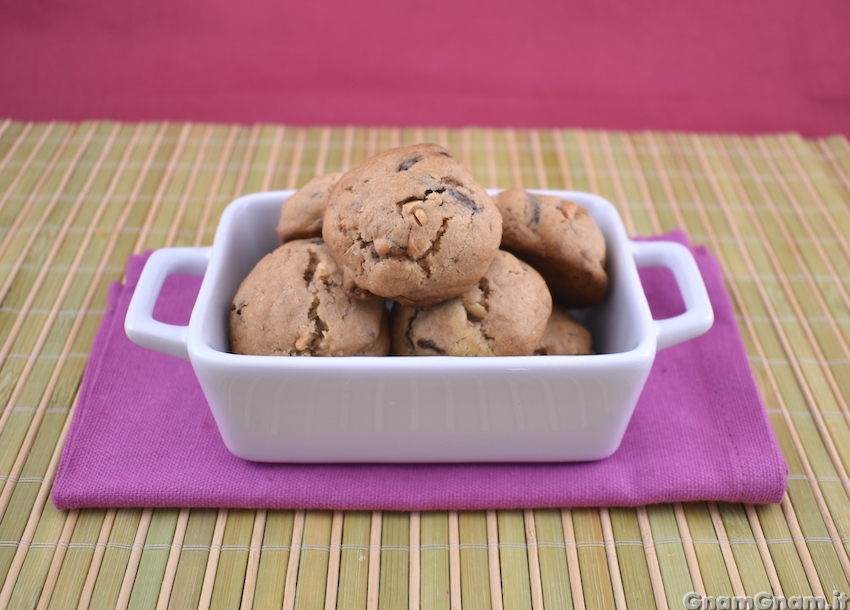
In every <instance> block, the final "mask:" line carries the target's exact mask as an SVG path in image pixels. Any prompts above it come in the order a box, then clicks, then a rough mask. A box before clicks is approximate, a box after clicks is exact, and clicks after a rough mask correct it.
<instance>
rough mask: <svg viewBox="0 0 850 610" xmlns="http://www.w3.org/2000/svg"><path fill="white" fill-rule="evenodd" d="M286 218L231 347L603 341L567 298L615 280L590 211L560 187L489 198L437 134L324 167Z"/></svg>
mask: <svg viewBox="0 0 850 610" xmlns="http://www.w3.org/2000/svg"><path fill="white" fill-rule="evenodd" d="M276 230H277V234H278V236H279V237H280V240H281V243H282V245H281V246H280V247H279V248H278V249H277V250H275V251H274V252H272V253H271V254H268V255H267V256H266V257H265V258H263V259H262V260H261V261H260V262H259V263H258V264H257V266H256V267H255V268H254V270H253V271H252V272H251V273H250V274H249V275H248V277H247V278H246V279H245V280H244V282H243V283H242V285H241V286H240V288H239V290H238V291H237V293H236V296H235V297H234V299H233V305H232V308H231V314H230V339H231V349H232V351H233V352H234V353H241V354H261V355H316V356H353V355H387V354H390V353H392V354H396V355H452V356H514V355H531V354H587V353H593V352H592V348H591V337H590V334H589V333H588V332H587V330H586V329H584V328H583V327H581V325H579V324H578V323H577V322H576V321H575V320H574V319H573V318H572V317H571V316H570V315H569V313H567V311H566V309H567V308H575V307H588V306H591V305H594V304H597V303H599V302H600V301H601V300H602V298H603V297H604V296H605V293H606V291H607V287H608V278H607V275H606V273H605V240H604V238H603V236H602V234H601V233H600V231H599V229H598V227H597V226H596V224H595V223H594V221H593V219H592V217H591V216H590V215H589V214H588V212H587V211H586V210H585V209H584V208H581V207H580V206H578V205H576V204H575V203H572V202H569V201H564V200H561V199H559V198H557V197H551V196H542V195H534V194H531V193H528V192H525V191H521V190H512V191H505V192H502V193H500V194H499V195H497V196H496V197H490V196H489V195H488V194H487V192H486V191H485V190H484V188H482V187H481V185H479V184H478V182H477V181H476V180H475V178H474V177H473V176H472V173H471V172H470V171H469V170H468V169H467V168H466V167H464V166H463V165H462V164H461V163H459V162H458V161H457V160H456V159H454V158H453V157H452V156H451V155H450V154H449V153H448V151H446V150H445V149H444V148H442V147H440V146H437V145H434V144H419V145H416V146H409V147H404V148H396V149H392V150H389V151H386V152H384V153H381V154H379V155H377V156H375V157H372V158H371V159H369V160H367V161H366V162H365V163H363V164H362V165H360V166H359V167H357V168H355V169H354V170H352V171H350V172H347V173H345V174H342V173H336V174H329V175H326V176H320V177H317V178H315V179H314V180H312V181H311V182H310V183H308V184H307V185H305V186H304V187H302V188H301V189H300V190H299V191H297V192H296V193H295V194H293V195H292V197H290V198H289V199H288V200H287V202H286V204H285V205H284V206H283V210H282V212H281V217H280V222H279V224H278V227H277V229H276ZM553 296H554V300H555V304H554V305H553ZM388 304H390V305H391V306H389V307H388V306H387V305H388Z"/></svg>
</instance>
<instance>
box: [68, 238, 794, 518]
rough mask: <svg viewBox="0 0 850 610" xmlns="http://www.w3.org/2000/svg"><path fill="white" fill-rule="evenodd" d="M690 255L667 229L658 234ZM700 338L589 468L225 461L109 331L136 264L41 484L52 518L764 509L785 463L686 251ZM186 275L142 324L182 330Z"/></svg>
mask: <svg viewBox="0 0 850 610" xmlns="http://www.w3.org/2000/svg"><path fill="white" fill-rule="evenodd" d="M655 239H667V240H674V241H678V242H680V243H683V244H684V245H686V246H688V247H691V246H690V244H689V242H688V240H687V237H686V236H685V235H684V234H683V233H682V232H679V231H677V232H674V233H671V234H668V235H665V236H663V237H661V238H655ZM692 251H693V252H694V255H695V257H696V260H697V263H698V265H699V268H700V270H701V272H702V274H703V277H704V279H705V283H706V286H707V288H708V292H709V295H710V296H711V301H712V304H713V306H714V311H715V318H716V319H715V323H714V326H713V327H712V329H711V330H710V331H709V332H708V333H706V334H705V335H703V336H702V337H699V338H698V339H694V340H692V341H688V342H686V343H683V344H680V345H677V346H675V347H672V348H669V349H666V350H663V351H661V352H659V353H658V355H657V357H656V360H655V365H654V366H653V369H652V372H651V374H650V376H649V380H648V382H647V384H646V386H645V388H644V391H643V394H642V395H641V398H640V400H639V402H638V405H637V407H636V409H635V413H634V416H633V418H632V421H631V423H630V425H629V427H628V430H627V431H626V435H625V438H624V439H623V443H622V445H621V446H620V449H619V450H618V451H617V452H616V453H615V454H614V455H613V456H611V457H610V458H608V459H605V460H602V461H598V462H584V463H572V464H570V463H545V464H441V465H432V464H425V465H409V464H384V465H369V464H349V465H296V464H258V463H252V462H246V461H244V460H241V459H239V458H237V457H235V456H233V455H232V454H230V453H229V452H228V451H227V449H226V448H225V446H224V443H223V442H222V440H221V438H220V436H219V433H218V429H217V427H216V424H215V421H214V420H213V417H212V415H211V413H210V411H209V408H208V406H207V403H206V401H205V399H204V396H203V394H202V392H201V389H200V386H199V385H198V383H197V380H196V379H195V376H194V373H193V372H192V368H191V366H190V364H189V363H188V362H186V361H183V360H178V359H176V358H173V357H170V356H165V355H162V354H159V353H155V352H151V351H149V350H147V349H144V348H141V347H138V346H136V345H135V344H133V343H132V342H130V340H129V339H127V337H126V335H125V334H124V328H123V324H124V315H125V314H126V311H127V305H128V303H129V301H130V297H131V296H132V293H133V289H134V287H135V285H136V281H137V280H138V277H139V274H140V273H141V270H142V267H143V266H144V263H145V260H146V258H145V257H133V258H131V259H130V261H129V263H128V268H127V284H126V285H123V286H122V285H120V284H114V285H113V286H112V287H111V290H110V293H109V304H108V309H107V313H106V316H105V317H104V319H103V322H102V325H101V327H100V330H99V332H98V334H97V337H96V339H95V343H94V346H93V349H92V355H91V359H90V361H89V364H88V368H87V370H86V373H85V377H84V380H83V386H82V389H81V390H80V399H79V404H78V405H77V408H76V411H75V412H74V419H73V422H72V423H71V429H70V431H69V433H68V439H67V442H66V445H65V448H64V453H63V455H62V460H61V463H60V465H59V471H58V473H57V475H56V481H55V484H54V487H53V502H54V503H55V505H56V506H57V507H58V508H60V509H65V508H85V507H99V508H104V507H133V506H136V507H142V506H145V507H147V506H168V507H229V508H234V507H241V508H305V509H306V508H314V509H341V510H402V511H411V510H429V509H434V510H437V509H443V510H445V509H457V510H466V509H485V508H533V507H535V508H542V507H576V506H637V505H643V504H652V503H659V502H687V501H704V500H714V501H728V502H746V503H754V504H761V503H774V502H779V501H780V500H781V498H782V494H783V492H784V490H785V481H786V474H787V467H786V464H785V460H784V459H783V457H782V454H781V452H780V450H779V448H778V446H777V443H776V440H775V438H774V435H773V430H772V428H771V426H770V424H769V422H768V420H767V417H766V415H765V410H764V407H763V405H762V403H761V400H760V398H759V394H758V391H757V389H756V386H755V383H754V381H753V377H752V373H751V371H750V367H749V363H748V360H747V356H746V353H745V350H744V346H743V343H742V341H741V338H740V335H739V333H738V328H737V326H736V324H735V318H734V314H733V310H732V307H731V304H730V302H729V298H728V296H727V294H726V290H725V288H724V285H723V278H722V275H721V272H720V268H719V266H718V264H717V262H716V261H715V259H714V258H713V257H712V256H711V255H710V254H709V253H708V252H707V251H706V250H705V249H704V248H692ZM641 279H642V281H643V283H644V288H645V290H646V293H647V297H648V298H649V301H650V305H651V308H652V310H653V315H654V316H655V317H656V318H664V317H669V316H671V315H675V314H676V313H679V312H680V311H681V310H682V309H683V305H682V301H681V296H680V295H679V292H678V289H677V288H676V285H675V283H674V282H673V280H672V275H671V274H670V273H669V271H667V270H661V269H644V270H642V271H641ZM199 286H200V280H199V279H198V278H190V277H186V276H177V277H172V278H170V279H169V281H168V282H166V286H165V288H164V290H163V292H162V294H161V296H160V299H159V302H158V304H157V309H156V311H155V312H154V316H155V317H156V318H157V319H160V320H162V321H166V322H171V323H184V324H185V323H186V322H187V321H188V317H189V312H190V311H191V308H192V305H193V303H194V299H195V296H196V294H197V291H198V288H199Z"/></svg>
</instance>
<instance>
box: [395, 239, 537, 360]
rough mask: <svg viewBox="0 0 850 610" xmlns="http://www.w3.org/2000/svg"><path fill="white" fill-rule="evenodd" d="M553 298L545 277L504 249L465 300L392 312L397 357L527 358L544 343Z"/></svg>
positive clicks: (457, 299) (466, 295)
mask: <svg viewBox="0 0 850 610" xmlns="http://www.w3.org/2000/svg"><path fill="white" fill-rule="evenodd" d="M551 311H552V297H551V296H550V294H549V290H548V289H547V288H546V282H544V281H543V278H542V277H540V274H539V273H537V272H536V271H535V270H534V269H532V268H531V267H530V266H529V265H527V264H526V263H524V262H522V261H521V260H519V259H518V258H516V257H515V256H513V255H512V254H510V253H508V252H505V251H502V250H500V251H499V252H498V253H497V255H496V257H495V258H494V259H493V262H492V263H491V264H490V267H489V268H488V269H487V272H486V273H485V274H484V276H483V277H482V278H481V279H480V280H479V281H478V282H477V283H476V284H475V285H474V286H473V287H472V288H470V289H469V290H467V291H466V292H464V293H463V294H462V295H460V296H458V297H455V298H452V299H449V300H447V301H443V302H441V303H438V304H436V305H431V306H429V307H423V308H415V307H406V306H396V307H395V308H394V309H393V322H392V342H393V353H395V354H399V355H403V356H409V355H420V356H427V355H432V356H435V355H440V356H527V355H531V354H532V353H534V349H535V348H536V347H537V346H538V344H539V343H540V338H541V337H542V336H543V331H544V329H545V328H546V321H547V320H548V319H549V314H550V313H551Z"/></svg>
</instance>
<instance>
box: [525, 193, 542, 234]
mask: <svg viewBox="0 0 850 610" xmlns="http://www.w3.org/2000/svg"><path fill="white" fill-rule="evenodd" d="M528 203H529V207H530V208H531V219H530V220H529V221H528V226H529V227H536V226H537V225H539V224H540V200H539V199H538V198H537V197H535V196H534V195H532V194H531V193H528Z"/></svg>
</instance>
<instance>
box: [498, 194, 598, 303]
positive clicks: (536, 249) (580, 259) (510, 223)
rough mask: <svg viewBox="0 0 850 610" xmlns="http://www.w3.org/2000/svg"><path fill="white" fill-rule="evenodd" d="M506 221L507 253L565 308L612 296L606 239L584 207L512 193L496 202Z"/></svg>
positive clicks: (544, 196) (568, 202) (504, 227)
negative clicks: (540, 279)
mask: <svg viewBox="0 0 850 610" xmlns="http://www.w3.org/2000/svg"><path fill="white" fill-rule="evenodd" d="M493 200H494V202H495V203H496V205H497V207H498V208H499V211H500V212H501V213H502V218H503V231H502V248H504V249H505V250H508V251H510V252H513V253H514V254H516V255H517V256H519V257H520V258H521V259H523V260H525V261H526V262H528V263H529V264H531V265H532V266H533V267H534V268H535V269H537V270H538V271H539V272H540V274H541V275H542V276H543V277H544V278H545V279H546V283H547V284H548V285H549V289H550V290H551V291H552V296H553V298H554V299H555V302H557V303H559V304H560V305H562V306H563V307H567V308H573V307H588V306H590V305H596V304H598V303H599V302H600V301H602V299H603V298H604V297H605V294H606V293H607V291H608V274H607V273H606V271H605V238H604V237H603V235H602V232H601V231H600V230H599V227H598V226H597V225H596V222H595V221H594V220H593V217H592V216H591V215H590V213H589V212H588V211H587V210H586V209H585V208H583V207H582V206H580V205H578V204H577V203H574V202H572V201H569V200H566V199H561V198H560V197H556V196H553V195H538V194H534V193H529V192H527V191H523V190H519V189H512V190H508V191H503V192H501V193H499V194H498V195H496V196H495V197H494V198H493Z"/></svg>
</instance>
